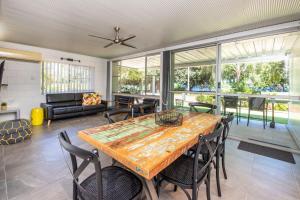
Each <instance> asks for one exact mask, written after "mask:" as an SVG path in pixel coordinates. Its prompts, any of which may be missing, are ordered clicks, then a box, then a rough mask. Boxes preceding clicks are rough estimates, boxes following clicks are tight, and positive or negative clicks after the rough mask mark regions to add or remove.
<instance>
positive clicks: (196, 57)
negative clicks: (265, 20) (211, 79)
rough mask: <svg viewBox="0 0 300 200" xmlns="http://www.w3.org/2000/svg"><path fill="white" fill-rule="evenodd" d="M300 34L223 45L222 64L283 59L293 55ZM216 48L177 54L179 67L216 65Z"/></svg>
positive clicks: (280, 35) (176, 58)
mask: <svg viewBox="0 0 300 200" xmlns="http://www.w3.org/2000/svg"><path fill="white" fill-rule="evenodd" d="M299 36H300V32H296V33H285V34H279V35H273V36H266V37H260V38H254V39H248V40H242V41H235V42H229V43H224V44H222V53H221V54H222V62H223V63H224V62H227V63H228V62H236V61H240V60H244V61H245V60H247V59H248V60H251V59H252V60H253V61H257V60H259V59H263V58H262V57H264V58H268V60H270V59H271V60H272V59H274V60H278V59H282V58H283V56H285V55H287V54H289V53H291V50H292V49H293V48H294V45H295V44H296V41H297V40H298V38H299ZM215 62H216V47H215V46H213V47H206V48H200V49H191V50H187V51H181V52H176V53H175V64H176V65H177V66H187V65H191V66H195V65H200V64H215Z"/></svg>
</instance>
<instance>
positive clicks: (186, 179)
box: [156, 123, 223, 200]
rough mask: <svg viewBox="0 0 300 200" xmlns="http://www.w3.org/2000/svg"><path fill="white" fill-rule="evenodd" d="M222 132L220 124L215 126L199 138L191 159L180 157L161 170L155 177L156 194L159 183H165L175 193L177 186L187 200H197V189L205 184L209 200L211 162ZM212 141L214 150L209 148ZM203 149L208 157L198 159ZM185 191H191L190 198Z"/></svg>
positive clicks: (185, 156) (186, 156) (189, 157)
mask: <svg viewBox="0 0 300 200" xmlns="http://www.w3.org/2000/svg"><path fill="white" fill-rule="evenodd" d="M222 131H223V125H222V124H221V123H220V124H218V125H217V126H216V128H215V130H214V131H213V133H211V134H208V135H203V136H200V137H199V140H198V141H199V142H198V144H197V148H196V152H195V155H194V156H193V157H191V156H188V155H182V156H180V157H179V158H178V159H177V160H175V161H174V162H173V163H172V164H171V165H170V166H168V167H167V168H166V169H165V170H163V171H162V172H161V173H160V174H159V175H158V177H157V184H156V187H157V192H158V194H159V192H160V185H161V182H162V181H167V182H169V183H172V184H174V185H175V188H174V190H175V191H176V188H177V186H178V187H180V188H181V189H182V190H183V191H184V193H185V194H186V196H187V198H188V199H189V200H190V199H191V200H196V199H198V191H199V187H200V185H201V184H202V183H203V182H204V183H205V184H206V196H207V199H208V200H210V171H211V162H212V159H213V157H214V156H216V153H217V149H218V147H219V142H220V138H221V134H222ZM213 141H214V142H215V144H217V145H216V147H215V148H214V149H213V147H212V146H211V144H212V142H213ZM203 148H207V149H208V152H209V153H208V157H206V158H204V159H200V158H199V154H200V152H201V150H202V149H203ZM187 189H192V197H191V196H190V194H189V193H188V192H187V191H186V190H187Z"/></svg>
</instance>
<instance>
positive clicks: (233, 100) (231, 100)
mask: <svg viewBox="0 0 300 200" xmlns="http://www.w3.org/2000/svg"><path fill="white" fill-rule="evenodd" d="M239 106H240V105H239V98H238V97H237V96H224V102H223V109H224V111H223V112H224V115H226V109H227V108H234V109H235V110H236V123H237V124H239V120H240V112H239Z"/></svg>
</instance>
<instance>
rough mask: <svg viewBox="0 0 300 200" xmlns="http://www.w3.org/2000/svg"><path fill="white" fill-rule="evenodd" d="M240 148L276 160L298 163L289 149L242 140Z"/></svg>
mask: <svg viewBox="0 0 300 200" xmlns="http://www.w3.org/2000/svg"><path fill="white" fill-rule="evenodd" d="M238 149H240V150H243V151H248V152H251V153H255V154H258V155H261V156H266V157H269V158H273V159H276V160H281V161H285V162H288V163H292V164H296V162H295V159H294V157H293V154H292V153H290V152H287V151H282V150H278V149H274V148H271V147H265V146H261V145H258V144H252V143H248V142H243V141H241V142H240V144H239V146H238Z"/></svg>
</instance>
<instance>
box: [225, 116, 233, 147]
mask: <svg viewBox="0 0 300 200" xmlns="http://www.w3.org/2000/svg"><path fill="white" fill-rule="evenodd" d="M233 119H234V113H228V115H227V116H226V117H223V118H222V123H223V125H224V129H223V134H222V143H224V142H225V140H226V139H227V137H228V133H229V130H230V127H231V125H232V121H233Z"/></svg>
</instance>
